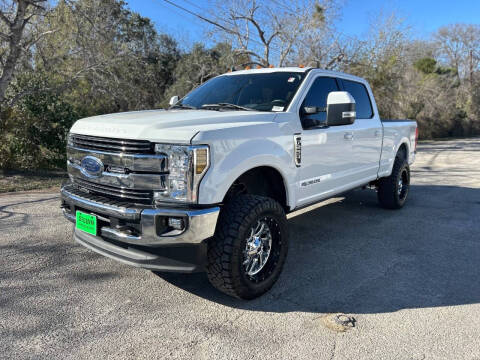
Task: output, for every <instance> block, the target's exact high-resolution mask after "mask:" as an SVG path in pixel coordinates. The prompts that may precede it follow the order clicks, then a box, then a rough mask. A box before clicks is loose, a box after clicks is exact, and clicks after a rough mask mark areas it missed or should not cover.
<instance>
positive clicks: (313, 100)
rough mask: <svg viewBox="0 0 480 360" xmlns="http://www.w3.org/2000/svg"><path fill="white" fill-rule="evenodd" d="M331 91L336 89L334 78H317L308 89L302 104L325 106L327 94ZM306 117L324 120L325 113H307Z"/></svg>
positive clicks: (325, 117)
mask: <svg viewBox="0 0 480 360" xmlns="http://www.w3.org/2000/svg"><path fill="white" fill-rule="evenodd" d="M332 91H338V86H337V81H336V80H335V79H334V78H329V77H321V78H317V79H316V80H315V81H314V82H313V84H312V87H311V88H310V90H309V91H308V94H307V96H306V97H305V101H304V102H303V106H318V107H326V106H327V97H328V94H329V93H331V92H332ZM308 118H309V119H314V120H319V121H325V120H326V119H327V113H326V112H320V113H318V114H315V115H308Z"/></svg>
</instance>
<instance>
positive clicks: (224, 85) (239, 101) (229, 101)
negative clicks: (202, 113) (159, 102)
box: [178, 72, 305, 111]
mask: <svg viewBox="0 0 480 360" xmlns="http://www.w3.org/2000/svg"><path fill="white" fill-rule="evenodd" d="M304 77H305V74H304V73H296V72H275V73H263V74H244V75H222V76H218V77H216V78H213V79H211V80H209V81H207V82H206V83H204V84H203V85H201V86H199V87H198V88H196V89H195V90H193V91H192V92H190V93H189V94H187V96H185V97H184V98H183V99H182V100H181V101H180V102H179V103H178V105H179V106H182V105H183V106H185V107H194V108H202V107H204V108H210V107H209V106H208V105H214V104H217V105H221V106H223V107H224V108H225V109H229V110H234V109H236V110H241V107H243V108H248V109H252V110H257V111H285V110H286V109H287V107H288V105H289V104H290V101H291V100H292V98H293V96H294V95H295V92H296V91H297V89H298V87H299V85H300V83H301V82H302V80H303V78H304ZM228 105H230V106H228ZM231 105H235V106H236V107H235V106H231Z"/></svg>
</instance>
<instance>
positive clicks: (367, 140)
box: [340, 79, 383, 183]
mask: <svg viewBox="0 0 480 360" xmlns="http://www.w3.org/2000/svg"><path fill="white" fill-rule="evenodd" d="M340 85H341V87H342V90H343V91H348V92H349V93H350V94H351V95H352V96H353V98H354V99H355V103H356V106H355V108H356V112H357V119H356V120H355V123H354V126H353V133H354V134H353V142H352V151H353V154H354V156H355V163H354V165H353V166H354V168H353V174H352V176H353V177H354V178H355V182H356V183H360V182H368V181H371V180H373V179H376V178H377V174H378V167H379V161H380V154H381V147H382V139H383V127H382V123H381V121H380V118H379V116H378V114H376V113H375V111H374V106H373V102H372V101H371V97H370V96H371V94H370V92H369V89H368V88H367V86H365V84H363V83H361V82H357V81H352V80H347V79H341V80H340Z"/></svg>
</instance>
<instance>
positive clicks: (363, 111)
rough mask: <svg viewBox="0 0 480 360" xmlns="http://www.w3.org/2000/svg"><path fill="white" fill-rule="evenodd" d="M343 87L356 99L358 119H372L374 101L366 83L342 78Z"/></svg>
mask: <svg viewBox="0 0 480 360" xmlns="http://www.w3.org/2000/svg"><path fill="white" fill-rule="evenodd" d="M342 83H343V89H344V90H345V91H348V92H349V93H350V94H351V95H352V96H353V98H354V99H355V109H356V111H357V119H370V118H372V116H373V110H372V103H371V102H370V96H368V91H367V88H366V87H365V85H363V84H362V83H359V82H355V81H350V80H344V79H342Z"/></svg>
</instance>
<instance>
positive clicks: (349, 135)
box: [343, 132, 353, 140]
mask: <svg viewBox="0 0 480 360" xmlns="http://www.w3.org/2000/svg"><path fill="white" fill-rule="evenodd" d="M343 138H344V139H345V140H353V133H351V132H347V133H345V135H343Z"/></svg>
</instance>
